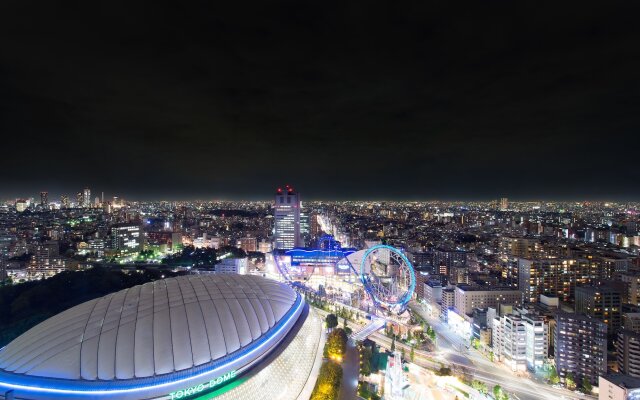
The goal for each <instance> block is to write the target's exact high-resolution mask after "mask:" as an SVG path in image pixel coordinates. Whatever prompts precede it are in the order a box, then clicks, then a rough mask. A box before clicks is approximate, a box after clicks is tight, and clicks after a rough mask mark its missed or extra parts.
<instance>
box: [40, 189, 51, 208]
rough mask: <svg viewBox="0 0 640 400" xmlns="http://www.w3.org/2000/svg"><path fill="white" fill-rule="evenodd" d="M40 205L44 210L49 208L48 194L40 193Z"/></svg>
mask: <svg viewBox="0 0 640 400" xmlns="http://www.w3.org/2000/svg"><path fill="white" fill-rule="evenodd" d="M40 205H41V206H42V207H44V208H47V207H49V192H40Z"/></svg>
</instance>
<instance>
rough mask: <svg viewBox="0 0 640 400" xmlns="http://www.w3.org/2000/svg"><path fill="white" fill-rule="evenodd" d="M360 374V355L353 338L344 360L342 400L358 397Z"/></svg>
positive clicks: (349, 342) (341, 387) (351, 399)
mask: <svg viewBox="0 0 640 400" xmlns="http://www.w3.org/2000/svg"><path fill="white" fill-rule="evenodd" d="M359 375H360V355H359V354H358V347H357V346H356V344H355V342H354V341H353V340H352V339H349V341H348V342H347V353H346V354H345V357H344V360H343V362H342V385H341V386H340V396H339V397H338V398H339V399H340V400H353V399H356V398H358V397H357V390H358V376H359Z"/></svg>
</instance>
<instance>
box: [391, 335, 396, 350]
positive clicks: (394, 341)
mask: <svg viewBox="0 0 640 400" xmlns="http://www.w3.org/2000/svg"><path fill="white" fill-rule="evenodd" d="M394 351H396V335H393V339H392V340H391V352H392V353H393V352H394Z"/></svg>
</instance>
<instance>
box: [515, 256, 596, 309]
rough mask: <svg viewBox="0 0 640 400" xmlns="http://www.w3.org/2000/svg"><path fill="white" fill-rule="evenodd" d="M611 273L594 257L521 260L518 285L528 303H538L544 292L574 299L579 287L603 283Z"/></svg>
mask: <svg viewBox="0 0 640 400" xmlns="http://www.w3.org/2000/svg"><path fill="white" fill-rule="evenodd" d="M607 274H608V273H607V271H606V270H604V269H603V268H602V265H601V264H600V263H599V262H598V260H593V259H587V258H584V259H573V258H536V259H524V258H519V259H518V287H519V288H520V290H521V291H522V293H523V295H524V301H525V302H531V303H535V302H537V301H538V299H539V298H540V295H549V296H555V297H558V298H559V299H561V300H562V301H570V300H573V298H574V296H575V290H576V287H577V286H579V285H589V284H596V283H599V282H602V281H603V280H605V279H607Z"/></svg>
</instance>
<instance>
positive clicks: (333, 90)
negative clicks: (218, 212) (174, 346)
mask: <svg viewBox="0 0 640 400" xmlns="http://www.w3.org/2000/svg"><path fill="white" fill-rule="evenodd" d="M130 3H131V2H129V3H128V4H124V5H118V4H116V3H114V2H104V3H98V2H76V3H75V4H74V3H73V2H69V3H65V4H64V5H63V4H55V2H50V1H35V0H31V1H29V0H21V1H15V0H11V1H6V2H2V3H1V4H0V49H1V51H0V130H1V131H2V132H3V137H4V138H5V139H4V140H3V144H4V145H3V148H4V150H5V151H3V156H2V157H1V158H0V168H1V169H2V171H3V172H4V173H3V174H2V175H1V176H0V185H1V187H2V188H3V190H2V193H0V194H1V195H3V196H4V197H9V196H14V195H17V194H22V195H24V194H25V192H29V193H32V192H36V191H39V190H41V189H48V190H50V191H51V192H54V193H59V192H73V191H76V190H77V188H79V187H82V186H84V185H89V186H91V187H92V188H94V190H96V191H102V190H104V191H105V192H107V193H118V194H121V195H126V196H128V197H131V198H158V197H166V198H194V197H207V198H212V197H243V198H259V197H266V196H268V195H269V193H271V191H272V189H273V187H274V186H275V185H277V184H280V183H282V182H285V181H286V182H289V183H291V184H295V185H296V186H298V187H299V188H300V190H301V191H302V192H303V193H304V194H306V196H307V197H312V198H494V197H496V196H499V195H508V196H510V197H520V198H543V197H544V198H629V199H631V198H638V197H640V187H639V186H638V185H637V182H638V180H639V179H640V172H639V169H638V166H637V148H638V144H640V140H639V139H638V137H640V135H639V134H638V130H639V128H640V113H638V111H637V110H638V109H640V107H639V106H640V79H638V71H640V54H639V50H638V45H637V43H639V41H640V30H639V29H638V28H637V23H636V18H635V16H636V15H638V13H637V11H638V9H637V8H638V7H637V6H636V5H634V4H633V2H620V3H617V2H608V3H607V4H602V3H601V4H595V5H589V4H585V3H584V2H583V3H577V2H576V3H574V4H571V3H572V2H567V3H562V4H557V3H554V4H551V3H550V4H543V3H539V2H538V3H535V4H533V3H532V4H523V3H522V2H513V3H511V2H473V3H470V4H462V3H453V2H439V3H436V4H435V5H427V4H424V3H417V4H416V5H410V4H404V3H402V2H400V3H398V2H394V3H388V4H386V5H373V4H370V3H365V2H355V3H354V2H351V3H350V4H331V3H327V2H293V1H290V2H250V3H242V4H240V3H237V2H233V3H234V4H233V5H231V4H229V3H230V2H227V4H224V5H223V4H218V3H220V2H201V3H200V4H198V5H190V6H183V7H181V8H179V9H178V8H177V7H176V6H174V7H168V6H166V5H162V4H159V3H158V2H154V3H141V2H136V3H135V4H130ZM347 3H348V2H347ZM176 4H177V3H176Z"/></svg>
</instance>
